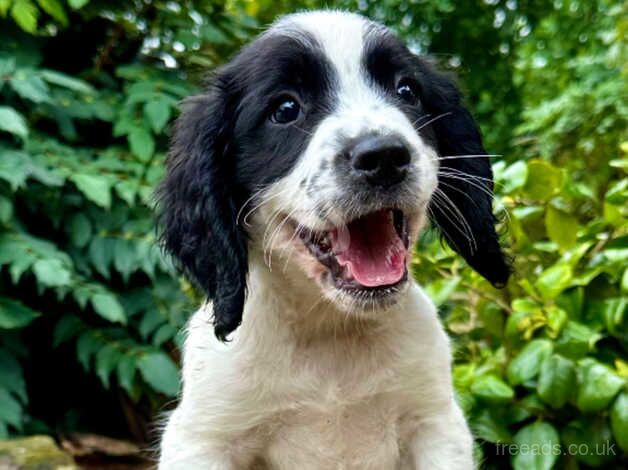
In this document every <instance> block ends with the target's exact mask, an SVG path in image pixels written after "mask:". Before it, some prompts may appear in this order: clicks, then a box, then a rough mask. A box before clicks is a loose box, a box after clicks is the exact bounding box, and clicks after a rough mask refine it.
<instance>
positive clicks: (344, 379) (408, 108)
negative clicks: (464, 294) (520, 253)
mask: <svg viewBox="0 0 628 470" xmlns="http://www.w3.org/2000/svg"><path fill="white" fill-rule="evenodd" d="M485 155H486V152H485V150H484V148H483V146H482V141H481V137H480V134H479V132H478V128H477V126H476V124H475V123H474V121H473V119H472V118H471V116H470V114H469V112H468V111H467V110H466V109H465V108H464V107H463V105H462V103H461V100H460V95H459V92H458V91H457V90H456V88H455V86H454V84H453V83H452V81H451V80H450V79H449V78H448V77H447V76H445V75H443V74H441V73H439V72H436V71H435V70H434V69H433V68H432V67H431V66H430V65H429V64H428V63H426V61H425V60H423V59H421V58H419V57H417V56H415V55H413V54H412V53H411V52H409V50H408V49H407V47H406V46H405V45H404V44H403V43H402V42H401V41H400V40H399V39H398V38H396V37H395V36H394V35H393V34H392V33H391V32H390V31H389V30H387V29H386V28H385V27H383V26H381V25H379V24H376V23H373V22H371V21H369V20H367V19H365V18H363V17H361V16H358V15H355V14H350V13H344V12H337V11H316V12H309V13H299V14H295V15H290V16H286V17H284V18H283V19H281V20H279V21H278V22H276V23H275V24H274V25H272V27H271V28H270V29H269V30H268V31H266V32H265V33H264V34H262V35H261V36H260V37H258V38H257V39H256V40H255V41H253V42H252V43H251V44H250V45H248V46H247V47H245V48H244V49H243V50H242V51H241V52H240V53H239V54H238V55H237V56H236V57H235V58H234V59H233V60H232V61H231V62H230V63H229V64H227V65H225V66H224V67H223V68H221V69H219V70H218V71H217V72H216V74H215V76H214V78H213V81H212V83H211V85H210V86H209V87H208V88H207V89H206V91H205V92H204V93H203V94H201V95H199V96H196V97H193V98H191V99H189V100H188V101H187V102H186V104H185V108H184V111H183V114H182V116H181V117H180V118H179V120H178V122H177V125H176V129H175V136H174V142H173V146H172V152H171V154H170V157H169V159H168V165H167V166H168V168H167V176H166V178H165V180H164V182H163V184H162V186H161V189H160V216H161V221H162V224H163V238H164V242H165V245H166V247H167V250H168V251H169V252H170V253H172V254H173V255H174V257H175V258H176V259H177V260H178V261H179V263H180V265H181V267H182V268H183V269H184V271H185V272H186V273H187V274H188V275H189V277H190V278H191V279H193V280H194V281H195V282H196V283H197V284H198V285H199V286H201V287H202V288H203V289H204V290H205V291H206V292H207V294H208V297H209V298H210V299H211V302H209V303H208V304H207V305H205V306H204V307H203V308H201V309H200V310H199V311H198V312H197V313H196V314H195V315H194V316H193V318H192V319H191V321H190V324H189V327H188V336H187V340H186V343H185V350H184V359H183V394H182V397H181V402H180V404H179V406H178V407H177V408H176V410H175V411H174V412H173V413H172V414H171V415H170V417H169V419H168V422H167V425H166V428H165V432H164V434H163V439H162V443H161V457H160V463H159V468H160V469H162V470H170V469H216V470H218V469H219V470H230V469H251V468H255V469H277V470H294V469H300V470H306V469H312V470H320V469H360V470H366V469H373V470H382V469H426V470H437V469H444V470H445V469H446V470H452V469H453V470H455V469H470V468H472V467H473V459H472V437H471V434H470V432H469V430H468V428H467V425H466V423H465V420H464V417H463V415H462V413H461V411H460V408H459V407H458V405H457V404H456V402H455V401H454V395H453V389H452V380H451V354H450V348H449V341H448V338H447V336H446V334H445V332H444V330H443V328H442V326H441V324H440V322H439V319H438V316H437V313H436V309H435V307H434V305H433V303H432V302H431V301H430V300H429V298H428V297H427V296H426V295H425V293H424V292H423V291H422V290H421V288H420V287H419V286H418V285H417V284H416V283H415V282H414V281H413V280H412V277H411V276H410V275H409V274H408V266H409V264H410V261H411V247H412V246H413V245H414V243H415V241H416V239H417V236H418V234H419V232H420V230H421V228H422V227H423V226H424V224H425V223H426V220H427V219H428V218H431V220H432V222H434V223H435V224H436V225H437V226H438V227H439V228H440V230H441V231H442V234H443V236H444V238H445V239H446V241H447V242H448V243H449V244H450V246H451V247H452V248H453V249H454V250H456V251H457V252H458V253H459V254H461V255H462V256H463V257H464V258H465V259H466V260H467V262H468V263H469V265H470V266H472V267H473V268H474V269H475V270H476V271H478V272H479V273H480V274H482V275H483V276H484V277H486V278H487V279H488V280H490V281H491V282H492V283H493V284H496V285H500V284H504V283H505V282H506V280H507V278H508V275H509V269H508V266H507V263H506V262H505V260H504V257H503V255H502V252H501V249H500V246H499V243H498V237H497V235H496V233H495V229H494V218H493V215H492V212H491V202H492V201H491V199H492V196H491V194H492V174H491V168H490V165H489V161H488V158H487V157H486V156H485ZM210 324H213V327H214V330H215V335H216V337H214V336H212V335H210V334H209V328H208V325H210ZM238 326H239V328H238ZM227 337H228V339H229V341H227V342H223V341H222V340H225V338H227Z"/></svg>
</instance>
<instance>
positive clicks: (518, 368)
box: [507, 339, 552, 385]
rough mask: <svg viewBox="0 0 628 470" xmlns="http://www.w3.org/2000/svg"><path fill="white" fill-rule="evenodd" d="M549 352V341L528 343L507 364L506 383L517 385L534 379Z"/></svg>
mask: <svg viewBox="0 0 628 470" xmlns="http://www.w3.org/2000/svg"><path fill="white" fill-rule="evenodd" d="M551 352H552V343H551V341H548V340H545V339H535V340H533V341H530V342H529V343H528V344H526V345H525V346H524V348H523V349H522V350H521V351H520V352H519V354H517V356H516V357H515V358H514V359H513V360H512V361H510V364H508V369H507V376H508V382H510V384H511V385H519V384H522V383H524V382H526V381H528V380H530V379H533V378H534V377H536V375H537V374H538V373H539V370H540V369H541V364H542V363H543V361H544V360H545V359H547V357H548V356H549V355H550V354H551Z"/></svg>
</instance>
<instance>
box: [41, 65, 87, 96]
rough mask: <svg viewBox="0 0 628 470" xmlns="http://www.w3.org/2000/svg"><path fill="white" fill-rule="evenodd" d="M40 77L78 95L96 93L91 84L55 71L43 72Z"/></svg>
mask: <svg viewBox="0 0 628 470" xmlns="http://www.w3.org/2000/svg"><path fill="white" fill-rule="evenodd" d="M40 75H41V78H43V79H44V80H46V81H47V82H48V83H51V84H53V85H57V86H60V87H62V88H67V89H68V90H72V91H76V92H78V93H85V94H91V93H95V91H96V90H94V88H93V87H92V86H91V85H90V84H89V83H87V82H85V81H83V80H79V79H78V78H74V77H71V76H69V75H66V74H64V73H61V72H57V71H55V70H42V71H41V72H40Z"/></svg>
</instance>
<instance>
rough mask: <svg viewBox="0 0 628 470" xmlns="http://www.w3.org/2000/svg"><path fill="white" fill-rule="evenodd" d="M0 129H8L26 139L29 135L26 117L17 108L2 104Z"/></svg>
mask: <svg viewBox="0 0 628 470" xmlns="http://www.w3.org/2000/svg"><path fill="white" fill-rule="evenodd" d="M0 131H6V132H9V133H11V134H14V135H17V136H18V137H21V138H23V139H25V138H26V137H28V127H27V125H26V120H25V119H24V117H23V116H22V115H21V114H20V113H18V112H17V111H16V110H15V109H13V108H10V107H8V106H0Z"/></svg>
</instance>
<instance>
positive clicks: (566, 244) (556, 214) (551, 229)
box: [545, 205, 580, 251]
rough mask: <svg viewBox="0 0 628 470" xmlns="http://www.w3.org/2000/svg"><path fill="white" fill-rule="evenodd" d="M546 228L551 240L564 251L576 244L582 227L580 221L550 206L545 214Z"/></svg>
mask: <svg viewBox="0 0 628 470" xmlns="http://www.w3.org/2000/svg"><path fill="white" fill-rule="evenodd" d="M545 228H546V230H547V235H548V236H549V238H550V240H552V241H553V242H554V243H556V244H557V245H558V246H559V247H560V248H561V250H563V251H564V250H568V249H569V248H571V247H573V246H574V245H575V244H576V239H577V235H578V229H579V228H580V225H579V224H578V219H576V218H575V217H573V216H572V215H570V214H568V213H566V212H564V211H562V210H560V209H556V208H555V207H553V206H551V205H550V206H549V207H548V208H547V212H546V213H545Z"/></svg>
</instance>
